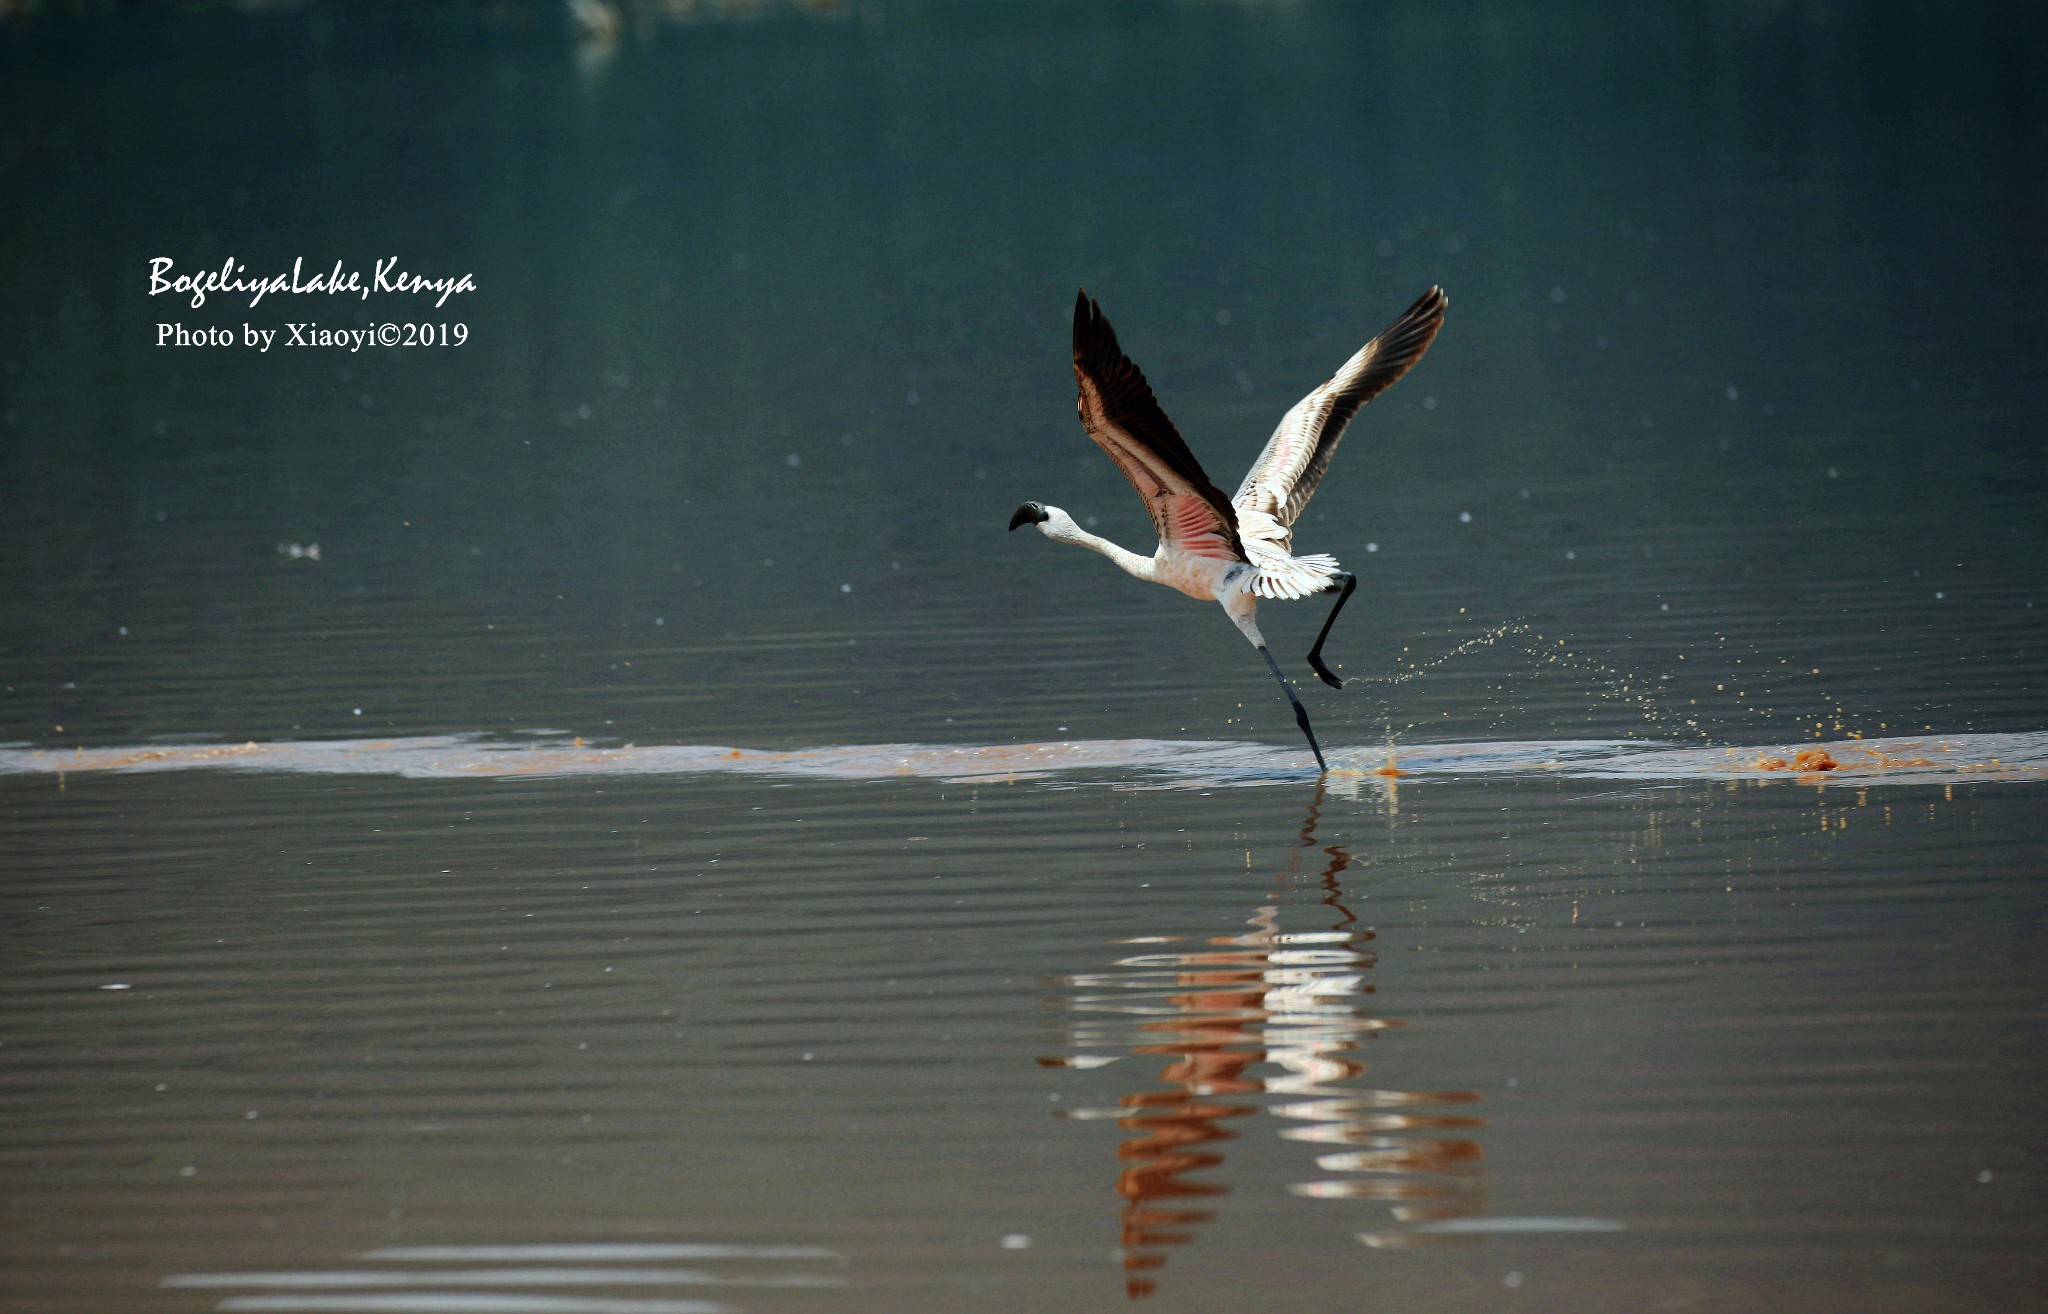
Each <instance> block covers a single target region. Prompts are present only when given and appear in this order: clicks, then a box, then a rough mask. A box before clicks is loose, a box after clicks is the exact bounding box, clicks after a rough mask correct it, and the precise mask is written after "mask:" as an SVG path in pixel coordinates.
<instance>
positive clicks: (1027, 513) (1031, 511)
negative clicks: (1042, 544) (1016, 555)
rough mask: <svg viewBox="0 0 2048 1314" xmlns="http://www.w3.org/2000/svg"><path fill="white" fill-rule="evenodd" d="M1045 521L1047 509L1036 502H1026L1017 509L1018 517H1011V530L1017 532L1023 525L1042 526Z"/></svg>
mask: <svg viewBox="0 0 2048 1314" xmlns="http://www.w3.org/2000/svg"><path fill="white" fill-rule="evenodd" d="M1045 521H1046V515H1045V508H1044V507H1042V506H1040V505H1039V504H1038V503H1036V502H1026V503H1025V504H1024V505H1023V506H1020V507H1018V508H1017V514H1016V515H1013V516H1011V517H1010V528H1011V529H1012V530H1015V529H1017V528H1019V527H1020V526H1023V525H1042V524H1044V523H1045Z"/></svg>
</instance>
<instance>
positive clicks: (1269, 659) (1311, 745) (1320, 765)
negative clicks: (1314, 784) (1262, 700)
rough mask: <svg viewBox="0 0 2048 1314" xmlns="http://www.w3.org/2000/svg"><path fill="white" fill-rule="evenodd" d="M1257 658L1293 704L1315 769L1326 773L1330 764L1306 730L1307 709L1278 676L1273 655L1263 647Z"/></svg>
mask: <svg viewBox="0 0 2048 1314" xmlns="http://www.w3.org/2000/svg"><path fill="white" fill-rule="evenodd" d="M1259 656H1261V657H1264V658H1265V659H1266V669H1267V670H1269V671H1271V672H1272V673H1273V678H1274V679H1276V680H1278V681H1279V682H1280V692H1281V693H1284V694H1286V695H1287V701H1288V702H1290V703H1292V704H1294V723H1295V724H1296V725H1298V726H1300V727H1301V732H1302V733H1303V734H1305V735H1307V736H1308V750H1309V752H1311V753H1314V754H1315V755H1316V768H1317V769H1318V770H1321V771H1328V770H1329V769H1330V764H1329V763H1328V762H1325V761H1323V747H1322V745H1321V744H1318V743H1317V742H1316V732H1315V731H1313V730H1311V729H1309V728H1308V709H1307V708H1305V707H1303V706H1302V705H1301V699H1299V698H1296V697H1295V696H1294V686H1293V685H1291V684H1289V683H1287V677H1286V676H1284V675H1282V674H1280V663H1278V662H1276V661H1274V660H1273V654H1272V653H1270V652H1267V651H1266V649H1265V647H1264V646H1263V645H1261V646H1260V648H1259Z"/></svg>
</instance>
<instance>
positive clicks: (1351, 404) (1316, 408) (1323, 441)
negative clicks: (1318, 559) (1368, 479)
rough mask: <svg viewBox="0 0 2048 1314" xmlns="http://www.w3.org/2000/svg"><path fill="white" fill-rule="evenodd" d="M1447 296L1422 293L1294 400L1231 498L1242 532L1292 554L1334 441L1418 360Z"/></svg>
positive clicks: (1438, 324) (1441, 292) (1435, 290)
mask: <svg viewBox="0 0 2048 1314" xmlns="http://www.w3.org/2000/svg"><path fill="white" fill-rule="evenodd" d="M1449 304H1450V298H1448V297H1446V296H1445V295H1444V290H1443V289H1442V288H1440V287H1433V288H1431V289H1430V290H1429V291H1427V292H1425V293H1423V294H1422V296H1421V297H1420V298H1419V299H1417V301H1416V302H1415V304H1414V305H1412V306H1410V307H1408V309H1407V310H1406V311H1405V312H1403V314H1402V315H1401V318H1399V319H1397V320H1395V321H1394V322H1393V324H1391V325H1389V326H1388V328H1387V329H1386V331H1385V332H1383V333H1381V334H1380V335H1379V336H1378V337H1376V338H1374V339H1373V340H1372V341H1371V342H1368V343H1366V344H1365V345H1364V346H1363V347H1360V348H1359V349H1358V354H1357V355H1355V356H1353V357H1352V358H1351V359H1350V360H1347V361H1345V362H1344V364H1343V365H1342V366H1341V367H1340V368H1339V369H1338V370H1337V372H1336V373H1335V374H1333V375H1331V376H1330V379H1329V381H1328V382H1326V383H1324V384H1323V385H1322V386H1321V387H1319V388H1317V389H1316V390H1315V391H1314V392H1311V393H1310V394H1309V395H1308V396H1306V397H1303V398H1302V399H1301V400H1300V401H1298V402H1296V403H1295V404H1294V406H1293V408H1292V409H1290V410H1289V411H1288V412H1287V414H1285V415H1283V416H1282V417H1280V425H1279V427H1278V428H1276V429H1274V430H1273V436H1272V437H1271V438H1269V439H1267V440H1266V450H1265V451H1263V452H1260V453H1259V459H1258V460H1257V461H1254V462H1253V463H1252V468H1251V473H1249V474H1247V475H1246V476H1245V477H1244V484H1243V486H1242V487H1240V488H1239V489H1238V490H1237V496H1236V497H1234V498H1232V499H1231V501H1232V503H1233V505H1234V506H1235V507H1236V509H1237V512H1238V515H1239V517H1240V518H1241V519H1243V520H1244V521H1245V522H1246V529H1245V532H1246V533H1247V534H1248V535H1249V534H1253V533H1254V532H1255V531H1254V529H1253V528H1252V526H1253V525H1256V526H1257V528H1258V530H1262V531H1264V532H1263V533H1259V534H1258V537H1260V538H1262V539H1267V540H1270V541H1271V542H1272V544H1273V546H1275V547H1277V548H1279V549H1280V550H1281V551H1283V552H1285V551H1291V550H1292V541H1293V538H1294V533H1293V529H1294V522H1295V520H1296V519H1298V518H1299V517H1300V515H1301V512H1302V508H1303V507H1305V506H1307V505H1308V500H1309V498H1310V497H1312V496H1314V495H1315V491H1316V485H1317V484H1319V483H1321V482H1322V481H1323V473H1324V472H1325V471H1326V470H1328V469H1329V468H1330V458H1331V457H1332V456H1334V455H1335V454H1336V452H1337V440H1338V439H1340V438H1342V437H1343V436H1344V428H1345V426H1346V425H1348V424H1350V423H1351V417H1352V416H1354V415H1356V414H1358V410H1359V408H1360V407H1361V406H1364V405H1365V404H1366V403H1367V402H1369V401H1371V400H1372V399H1373V398H1374V397H1377V396H1379V395H1380V394H1381V393H1382V392H1385V391H1386V390H1387V389H1388V388H1389V387H1391V386H1393V383H1394V381H1395V380H1396V379H1398V378H1400V377H1401V376H1402V375H1403V374H1406V373H1407V372H1408V369H1409V367H1410V366H1412V365H1414V364H1415V362H1416V361H1418V360H1421V359H1422V353H1423V352H1425V351H1428V350H1429V344H1430V343H1431V342H1432V341H1434V340H1435V339H1436V331H1437V330H1438V329H1439V328H1442V327H1443V322H1444V308H1445V307H1446V306H1448V305H1449Z"/></svg>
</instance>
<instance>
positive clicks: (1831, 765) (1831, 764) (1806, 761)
mask: <svg viewBox="0 0 2048 1314" xmlns="http://www.w3.org/2000/svg"><path fill="white" fill-rule="evenodd" d="M1841 765H1842V764H1841V763H1840V762H1837V761H1835V758H1834V754H1832V753H1830V752H1828V750H1827V749H1825V748H1805V749H1801V750H1800V751H1799V752H1797V753H1795V754H1793V756H1792V760H1791V761H1789V762H1787V761H1786V760H1785V759H1784V758H1782V757H1760V758H1758V759H1757V760H1756V761H1754V762H1752V763H1750V764H1749V768H1750V770H1752V771H1802V772H1806V773H1809V774H1811V773H1812V772H1815V771H1834V770H1836V769H1838V768H1839V767H1840V766H1841Z"/></svg>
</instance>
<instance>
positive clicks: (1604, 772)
mask: <svg viewBox="0 0 2048 1314" xmlns="http://www.w3.org/2000/svg"><path fill="white" fill-rule="evenodd" d="M1330 759H1331V762H1332V771H1331V773H1330V774H1331V776H1332V778H1333V779H1335V780H1340V781H1341V780H1343V779H1346V778H1350V779H1355V780H1361V781H1364V780H1371V779H1373V778H1375V777H1377V778H1379V779H1381V780H1386V781H1392V780H1395V779H1397V778H1459V777H1484V776H1544V775H1549V776H1564V777H1574V778H1581V779H1600V780H1626V781H1638V782H1680V781H1702V780H1720V781H1725V780H1767V779H1796V780H1799V781H1802V782H1804V783H1809V784H1821V783H1828V782H1831V781H1840V782H1845V783H1846V782H1855V783H1858V784H1879V783H1885V784H1930V783H1938V784H1951V783H1955V782H1959V781H2012V780H2034V781H2038V780H2044V779H2048V731H2028V732H2023V733H2014V734H1962V735H1921V736H1911V737H1906V736H1900V737H1892V738H1886V739H1860V740H1836V741H1832V742H1826V743H1822V742H1810V743H1801V744H1781V745H1749V746H1741V747H1725V746H1724V747H1697V746H1692V747H1683V746H1677V745H1673V744H1668V743H1657V742H1653V741H1645V740H1602V739H1583V740H1571V739H1567V740H1506V741H1498V742H1482V743H1446V744H1410V745H1396V746H1394V747H1392V748H1391V749H1390V748H1388V747H1386V746H1384V745H1380V746H1353V747H1350V748H1340V749H1336V750H1334V751H1332V752H1331V753H1330ZM194 770H227V771H253V772H269V773H284V774H312V775H396V776H405V777H410V778H415V779H444V780H447V779H464V778H485V779H513V778H518V777H558V776H591V775H597V776H689V775H740V776H771V777H782V778H792V777H795V778H812V779H827V780H886V779H891V778H902V779H928V780H944V781H966V780H1029V779H1049V778H1058V777H1087V776H1090V775H1095V776H1101V775H1105V774H1106V775H1111V776H1121V777H1123V778H1124V779H1125V780H1126V781H1134V783H1147V784H1155V785H1165V786H1174V785H1180V786H1189V787H1192V786H1202V787H1214V786H1230V785H1266V784H1280V783H1285V782H1288V781H1293V780H1299V779H1302V778H1304V777H1308V776H1312V775H1313V774H1314V769H1313V765H1312V762H1311V759H1310V758H1309V755H1308V753H1307V751H1306V750H1305V749H1301V748H1294V747H1285V748H1282V747H1275V746H1273V745H1269V744H1256V743H1243V742H1229V741H1219V740H1172V739H1093V740H1064V741H1057V742H1047V743H1027V744H980V745H975V744H847V745H831V746H824V747H818V748H796V749H780V750H775V749H747V748H733V747H727V746H722V745H712V744H665V745H664V744H642V745H623V746H618V747H600V746H594V745H588V744H584V743H583V742H582V741H580V740H576V739H568V738H554V737H542V738H532V739H495V738H489V737H486V736H481V735H429V736H419V737H413V738H396V739H328V740H306V741H289V740H287V741H277V742H270V743H254V742H251V743H245V744H189V745H142V746H136V747H111V748H82V747H81V748H73V749H53V748H35V747H25V746H14V747H8V748H0V775H24V774H43V775H56V774H67V775H68V774H72V773H83V772H99V771H105V772H146V771H194Z"/></svg>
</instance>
